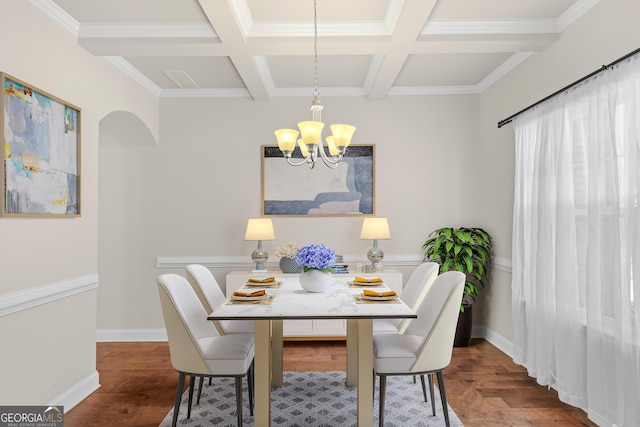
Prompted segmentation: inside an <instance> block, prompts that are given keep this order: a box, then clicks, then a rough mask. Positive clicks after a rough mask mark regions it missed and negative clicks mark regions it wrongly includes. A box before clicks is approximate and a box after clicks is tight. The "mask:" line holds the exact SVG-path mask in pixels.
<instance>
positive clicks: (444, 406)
mask: <svg viewBox="0 0 640 427" xmlns="http://www.w3.org/2000/svg"><path fill="white" fill-rule="evenodd" d="M436 375H437V377H438V388H440V399H441V400H442V410H443V411H444V423H445V425H446V426H447V427H449V407H448V406H447V394H446V393H445V391H444V378H442V371H438V372H437V373H436Z"/></svg>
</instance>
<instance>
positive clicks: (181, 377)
mask: <svg viewBox="0 0 640 427" xmlns="http://www.w3.org/2000/svg"><path fill="white" fill-rule="evenodd" d="M179 374H180V375H179V376H178V388H177V389H176V403H175V405H174V407H173V421H172V422H171V427H176V425H177V424H178V412H180V400H181V399H182V391H183V390H184V378H185V376H186V374H184V373H183V372H180V373H179Z"/></svg>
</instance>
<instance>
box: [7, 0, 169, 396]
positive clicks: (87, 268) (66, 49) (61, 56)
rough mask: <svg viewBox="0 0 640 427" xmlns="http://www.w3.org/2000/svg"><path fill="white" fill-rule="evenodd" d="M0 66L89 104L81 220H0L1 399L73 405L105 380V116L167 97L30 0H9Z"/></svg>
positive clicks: (151, 109)
mask: <svg viewBox="0 0 640 427" xmlns="http://www.w3.org/2000/svg"><path fill="white" fill-rule="evenodd" d="M0 70H2V71H3V72H6V73H8V74H10V75H11V76H13V77H15V78H18V79H20V80H23V81H25V82H27V83H29V84H31V85H33V86H35V87H37V88H39V89H41V90H43V91H46V92H48V93H50V94H52V95H55V96H57V97H59V98H61V99H63V100H65V101H67V102H70V103H72V104H74V105H76V106H78V107H80V108H81V146H82V148H81V149H82V160H81V177H80V179H81V215H82V216H81V217H80V218H71V219H66V218H56V219H46V218H26V219H22V218H0V236H2V237H1V240H2V245H0V343H1V346H2V351H1V352H0V378H2V380H1V381H0V402H1V403H2V404H39V405H43V404H48V403H51V404H59V405H60V404H61V405H65V406H66V407H67V409H68V408H69V407H70V406H72V405H73V404H75V402H76V401H77V399H79V398H80V399H81V398H83V397H84V395H86V393H87V391H91V389H92V388H95V387H97V385H98V375H97V373H96V370H95V367H96V365H95V339H96V329H95V328H96V310H97V304H98V303H97V291H96V288H97V286H98V275H97V273H98V191H97V190H98V123H99V120H100V119H101V118H102V117H103V116H105V115H106V114H108V113H109V112H111V111H114V110H129V111H132V112H135V113H136V114H138V115H139V116H140V118H141V119H142V120H144V121H145V123H146V124H147V126H148V127H149V128H150V129H154V132H156V134H157V128H158V117H157V113H158V110H157V105H158V101H157V99H155V98H154V97H153V96H151V95H150V94H149V93H148V92H146V91H144V90H142V89H141V88H140V87H139V86H138V85H137V84H135V83H134V82H133V81H132V80H131V79H130V78H128V77H125V76H124V75H123V74H122V73H121V72H119V71H117V70H115V69H114V67H113V66H111V65H109V64H108V63H107V62H105V61H104V60H102V59H99V58H94V57H92V56H90V55H89V54H87V53H86V52H85V51H84V50H83V49H81V48H80V47H78V46H77V42H76V40H75V37H74V36H73V35H72V34H70V33H69V32H67V31H65V30H63V29H62V27H61V26H60V25H58V24H56V23H55V22H53V21H52V20H51V19H50V18H48V17H46V16H45V15H44V14H43V13H42V12H41V11H39V10H38V9H36V8H35V7H34V6H33V5H32V4H31V3H29V2H26V1H17V0H0Z"/></svg>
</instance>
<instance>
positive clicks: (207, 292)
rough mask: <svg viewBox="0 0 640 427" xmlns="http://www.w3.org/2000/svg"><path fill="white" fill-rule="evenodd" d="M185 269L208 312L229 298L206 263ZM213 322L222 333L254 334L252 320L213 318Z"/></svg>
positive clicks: (211, 311)
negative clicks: (220, 319) (221, 319)
mask: <svg viewBox="0 0 640 427" xmlns="http://www.w3.org/2000/svg"><path fill="white" fill-rule="evenodd" d="M185 269H186V271H187V280H188V281H189V283H190V284H191V287H192V288H193V290H194V291H195V293H196V295H197V296H198V299H199V300H200V302H201V303H202V306H203V307H204V309H205V310H206V312H207V313H213V312H214V311H215V310H216V309H217V308H218V307H220V305H221V304H223V303H224V302H225V301H226V299H227V298H226V297H225V295H224V293H223V292H222V289H221V288H220V285H218V282H217V281H216V278H215V277H213V274H211V271H210V270H209V269H208V268H207V267H205V266H204V265H200V264H190V265H187V266H186V267H185ZM212 322H213V325H214V326H215V327H216V329H217V330H218V333H219V334H220V335H230V334H253V325H254V323H253V321H252V320H226V321H219V320H213V321H212Z"/></svg>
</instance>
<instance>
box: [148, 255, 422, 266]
mask: <svg viewBox="0 0 640 427" xmlns="http://www.w3.org/2000/svg"><path fill="white" fill-rule="evenodd" d="M343 258H344V262H345V263H347V264H355V263H356V262H359V263H365V264H366V263H368V262H369V261H367V260H366V255H343ZM274 259H275V261H269V262H265V267H271V268H275V269H277V268H278V262H279V260H280V259H279V258H278V257H274ZM421 263H422V256H416V255H385V257H384V263H383V264H384V265H385V267H411V266H416V265H419V264H421ZM189 264H201V265H204V266H205V267H211V268H233V269H247V268H252V267H255V263H254V262H253V261H251V256H250V255H242V256H158V257H156V267H157V268H180V267H186V266H187V265H189Z"/></svg>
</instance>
